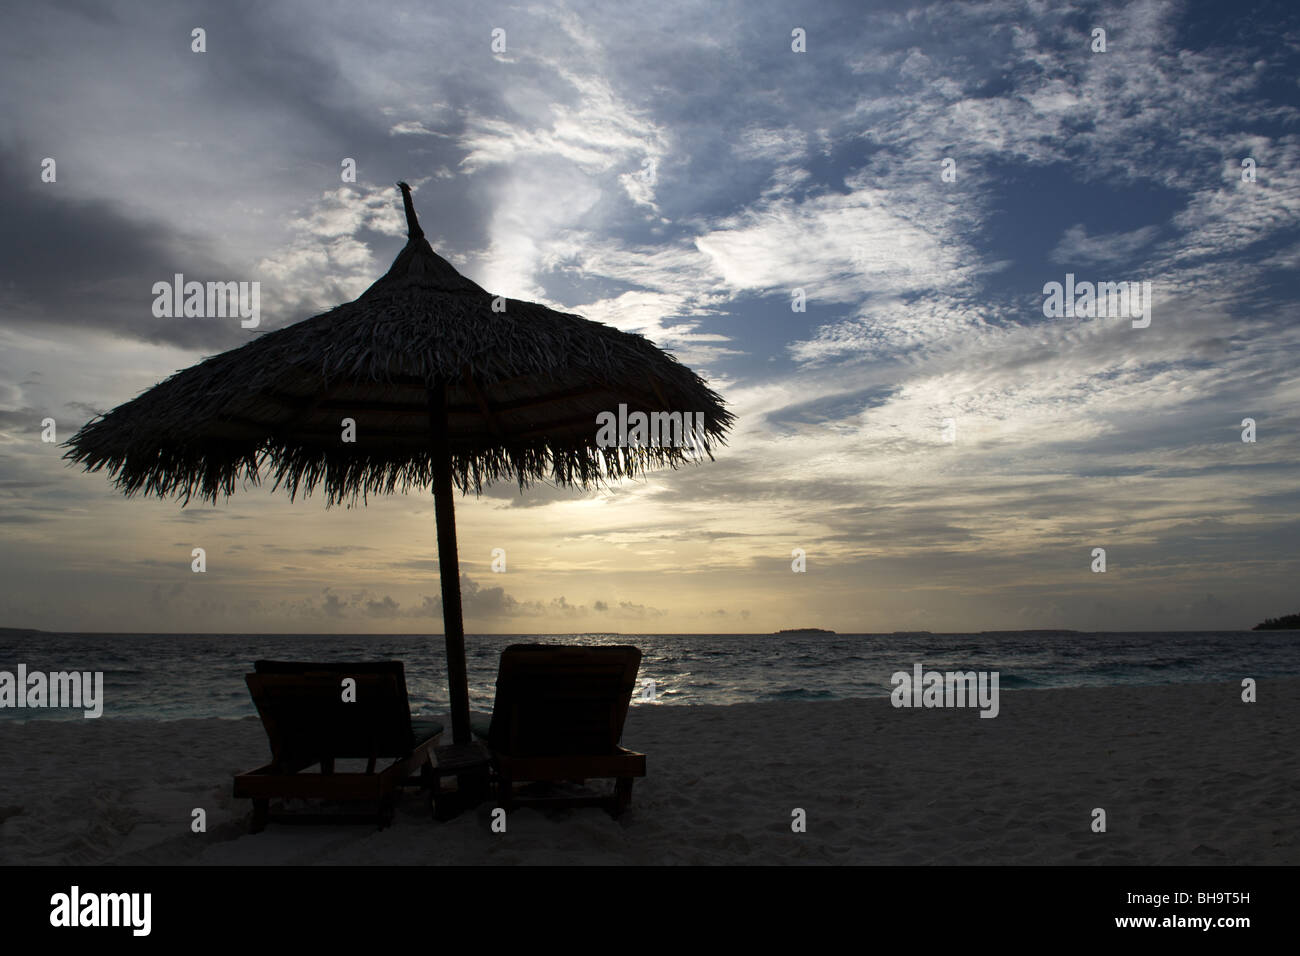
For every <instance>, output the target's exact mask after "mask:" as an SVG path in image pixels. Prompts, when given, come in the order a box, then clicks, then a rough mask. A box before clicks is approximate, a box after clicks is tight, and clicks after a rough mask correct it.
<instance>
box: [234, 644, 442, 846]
mask: <svg viewBox="0 0 1300 956" xmlns="http://www.w3.org/2000/svg"><path fill="white" fill-rule="evenodd" d="M254 670H255V671H256V673H253V674H247V675H245V678H244V680H245V682H246V683H247V684H248V690H249V692H250V693H251V694H252V697H253V703H254V704H256V706H257V712H258V714H259V716H260V717H261V718H262V726H263V727H264V728H265V730H266V736H267V739H268V740H269V742H270V744H271V762H270V763H268V764H266V765H265V766H263V767H258V768H257V769H256V770H251V771H249V772H247V773H241V774H238V775H237V776H236V777H235V788H234V795H235V796H236V797H240V798H251V799H252V801H253V819H252V825H251V831H252V832H253V833H257V832H259V831H260V830H262V829H263V828H264V827H265V826H266V824H267V822H268V820H271V819H274V820H275V821H276V822H284V823H299V822H353V821H356V820H358V819H364V820H377V821H378V823H379V826H380V829H383V828H384V827H385V826H387V825H388V824H389V823H391V822H392V819H393V812H394V808H395V804H396V791H397V788H398V787H399V786H402V785H406V784H409V783H413V782H414V783H420V784H422V785H426V786H427V785H429V783H430V781H431V780H432V774H431V771H430V768H429V753H430V751H431V749H432V748H433V747H435V746H436V745H437V743H438V738H439V736H440V735H441V733H442V729H443V728H442V724H440V723H439V722H437V721H430V720H412V719H411V710H410V704H409V702H408V701H407V697H406V673H405V670H404V668H403V667H402V662H401V661H378V662H366V663H317V662H307V661H265V660H263V661H257V662H256V663H255V664H254ZM345 680H351V681H354V682H355V683H354V685H351V686H350V687H349V689H348V693H347V694H345V685H344V681H345ZM388 758H392V762H391V763H390V764H388V765H387V766H385V767H383V768H382V769H379V768H378V767H379V761H380V760H381V759H385V760H386V759H388ZM343 759H364V760H365V761H366V770H365V772H364V773H360V772H336V770H335V765H336V761H338V760H343ZM317 764H319V766H320V771H319V772H318V773H304V772H303V771H305V770H307V768H309V767H312V766H315V765H317ZM416 771H419V777H418V778H414V779H412V774H413V773H415V772H416ZM275 798H279V799H287V798H302V799H311V800H329V801H337V802H342V803H352V802H366V803H370V804H373V806H374V811H373V812H370V813H365V814H357V813H315V814H302V813H295V814H289V815H285V814H276V815H275V816H274V817H272V815H271V813H270V801H271V800H272V799H275Z"/></svg>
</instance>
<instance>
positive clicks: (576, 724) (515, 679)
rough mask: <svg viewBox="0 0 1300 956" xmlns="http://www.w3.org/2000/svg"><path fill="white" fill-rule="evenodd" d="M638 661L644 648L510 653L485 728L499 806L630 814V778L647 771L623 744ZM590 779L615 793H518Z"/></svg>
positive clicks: (533, 648) (523, 648) (515, 649)
mask: <svg viewBox="0 0 1300 956" xmlns="http://www.w3.org/2000/svg"><path fill="white" fill-rule="evenodd" d="M640 664H641V652H640V650H638V649H637V648H635V647H631V646H626V645H618V646H604V647H584V646H576V645H562V644H514V645H511V646H510V647H508V648H506V650H505V651H504V652H503V653H502V654H501V664H500V668H499V670H498V672H497V688H496V702H495V704H494V705H493V708H492V718H491V723H490V725H489V727H488V728H486V729H487V742H488V747H489V749H490V750H491V753H492V764H493V769H494V771H495V777H496V785H497V796H498V800H499V801H500V804H501V806H503V807H504V808H505V809H507V810H509V809H510V808H512V807H513V806H514V805H515V804H516V803H544V804H549V805H563V806H587V805H599V806H604V807H605V808H606V809H607V810H608V811H609V812H610V814H611V815H612V816H615V817H617V816H618V815H619V814H621V813H622V812H623V811H624V810H625V809H627V807H628V805H629V803H630V802H631V799H632V783H633V781H634V780H635V779H636V778H637V777H644V776H645V774H646V758H645V754H642V753H636V752H634V751H631V750H627V749H625V748H623V747H621V746H619V741H620V740H621V739H622V736H623V724H624V722H625V721H626V719H627V709H628V704H629V702H630V700H631V697H632V691H633V689H634V687H635V685H636V674H637V669H638V667H639V666H640ZM479 729H480V731H481V730H482V729H483V728H482V727H481V725H480V728H479ZM588 778H595V779H603V778H613V779H614V789H613V792H612V794H610V795H609V796H606V797H602V796H587V797H572V796H570V797H559V798H555V797H551V798H546V799H542V800H535V799H528V800H521V799H519V798H518V797H517V795H516V794H515V792H514V785H515V784H516V783H521V782H543V781H545V782H555V781H565V780H569V781H576V782H580V783H581V782H585V781H586V780H587V779H588Z"/></svg>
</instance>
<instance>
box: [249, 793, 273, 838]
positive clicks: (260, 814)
mask: <svg viewBox="0 0 1300 956" xmlns="http://www.w3.org/2000/svg"><path fill="white" fill-rule="evenodd" d="M270 817H271V801H270V800H257V799H255V800H254V801H253V821H252V823H250V824H249V827H248V832H249V833H261V832H262V831H263V830H265V829H266V822H267V820H269V819H270Z"/></svg>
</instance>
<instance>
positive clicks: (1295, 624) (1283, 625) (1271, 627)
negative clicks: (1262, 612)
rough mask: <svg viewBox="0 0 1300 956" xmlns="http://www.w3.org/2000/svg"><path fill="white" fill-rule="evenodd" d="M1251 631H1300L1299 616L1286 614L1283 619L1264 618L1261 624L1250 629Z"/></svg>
mask: <svg viewBox="0 0 1300 956" xmlns="http://www.w3.org/2000/svg"><path fill="white" fill-rule="evenodd" d="M1251 630H1252V631H1300V614H1288V615H1286V616H1285V617H1269V618H1265V619H1264V620H1263V622H1262V623H1259V624H1256V625H1255V626H1254V627H1252V628H1251Z"/></svg>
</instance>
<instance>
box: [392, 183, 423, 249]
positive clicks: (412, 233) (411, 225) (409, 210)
mask: <svg viewBox="0 0 1300 956" xmlns="http://www.w3.org/2000/svg"><path fill="white" fill-rule="evenodd" d="M397 188H398V189H400V190H401V191H402V205H403V206H404V207H405V208H406V238H407V239H408V240H412V239H423V238H424V230H423V229H421V228H420V220H419V219H417V218H416V216H415V204H414V203H412V202H411V187H410V185H408V184H407V183H405V182H400V181H399V182H398V184H397Z"/></svg>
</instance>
